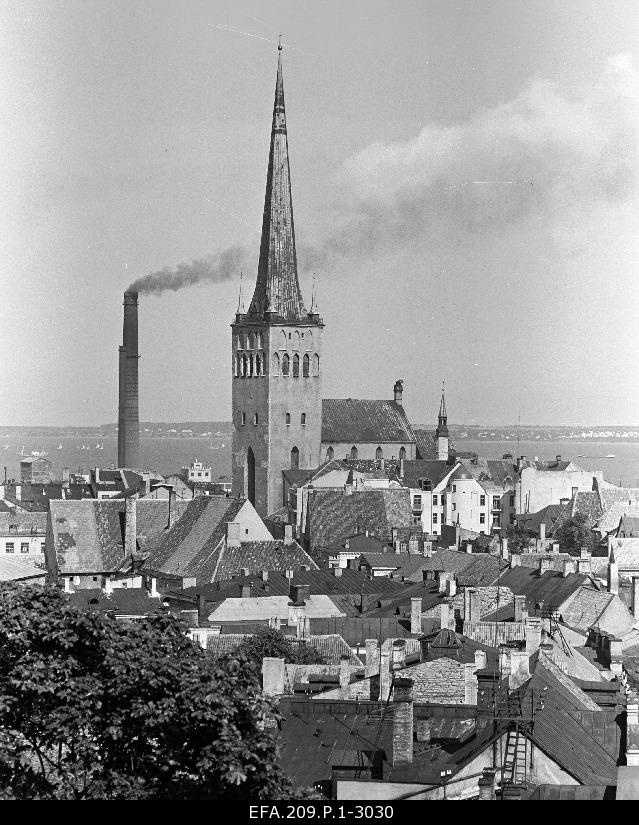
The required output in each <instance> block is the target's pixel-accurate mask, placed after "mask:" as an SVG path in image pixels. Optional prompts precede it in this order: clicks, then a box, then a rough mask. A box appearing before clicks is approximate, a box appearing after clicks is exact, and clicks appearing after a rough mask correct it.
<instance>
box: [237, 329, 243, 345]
mask: <svg viewBox="0 0 639 825" xmlns="http://www.w3.org/2000/svg"><path fill="white" fill-rule="evenodd" d="M237 348H238V349H244V333H243V332H240V334H239V335H238V336H237Z"/></svg>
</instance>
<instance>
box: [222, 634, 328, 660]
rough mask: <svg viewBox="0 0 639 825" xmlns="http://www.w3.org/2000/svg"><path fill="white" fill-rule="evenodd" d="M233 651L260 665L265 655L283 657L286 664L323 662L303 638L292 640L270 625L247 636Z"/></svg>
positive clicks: (319, 654) (314, 648) (322, 658)
mask: <svg viewBox="0 0 639 825" xmlns="http://www.w3.org/2000/svg"><path fill="white" fill-rule="evenodd" d="M235 653H236V654H241V655H242V656H243V657H244V658H246V659H248V660H249V661H250V662H253V663H254V664H256V665H259V666H260V667H261V665H262V659H263V658H264V657H265V656H273V657H275V658H277V659H284V660H285V662H286V663H287V664H295V665H315V664H324V662H325V660H324V657H323V656H322V654H321V653H320V652H319V650H318V649H317V648H316V647H314V646H313V645H310V644H309V643H308V642H306V641H304V640H303V639H301V640H299V641H298V640H295V641H293V640H292V639H291V638H290V637H289V636H285V635H284V634H283V633H281V632H280V631H279V630H275V629H274V628H271V627H269V628H266V627H265V628H264V629H263V630H259V631H258V632H257V633H255V634H254V635H253V636H248V637H247V638H246V639H244V641H243V642H242V643H241V644H240V645H238V647H237V648H236V649H235Z"/></svg>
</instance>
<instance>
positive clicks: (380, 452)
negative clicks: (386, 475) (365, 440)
mask: <svg viewBox="0 0 639 825" xmlns="http://www.w3.org/2000/svg"><path fill="white" fill-rule="evenodd" d="M383 455H384V451H383V450H382V448H381V447H378V448H377V449H376V450H375V458H376V459H377V460H378V461H379V459H380V458H382V456H383Z"/></svg>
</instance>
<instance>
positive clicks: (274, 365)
mask: <svg viewBox="0 0 639 825" xmlns="http://www.w3.org/2000/svg"><path fill="white" fill-rule="evenodd" d="M271 372H272V373H273V375H279V374H280V356H279V355H278V354H277V353H276V352H274V353H273V358H272V360H271Z"/></svg>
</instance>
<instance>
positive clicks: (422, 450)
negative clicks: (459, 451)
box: [413, 429, 456, 459]
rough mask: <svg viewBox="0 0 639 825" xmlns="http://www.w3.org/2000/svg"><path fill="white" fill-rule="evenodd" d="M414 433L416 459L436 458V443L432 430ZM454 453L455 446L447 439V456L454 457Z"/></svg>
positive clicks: (415, 431)
mask: <svg viewBox="0 0 639 825" xmlns="http://www.w3.org/2000/svg"><path fill="white" fill-rule="evenodd" d="M413 432H414V433H415V440H416V442H417V457H418V458H424V459H429V458H434V459H436V458H437V442H436V441H435V431H434V430H422V429H417V430H415V429H414V430H413ZM455 453H456V450H455V445H454V444H453V441H452V439H451V438H449V439H448V455H449V457H452V456H454V455H455Z"/></svg>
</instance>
